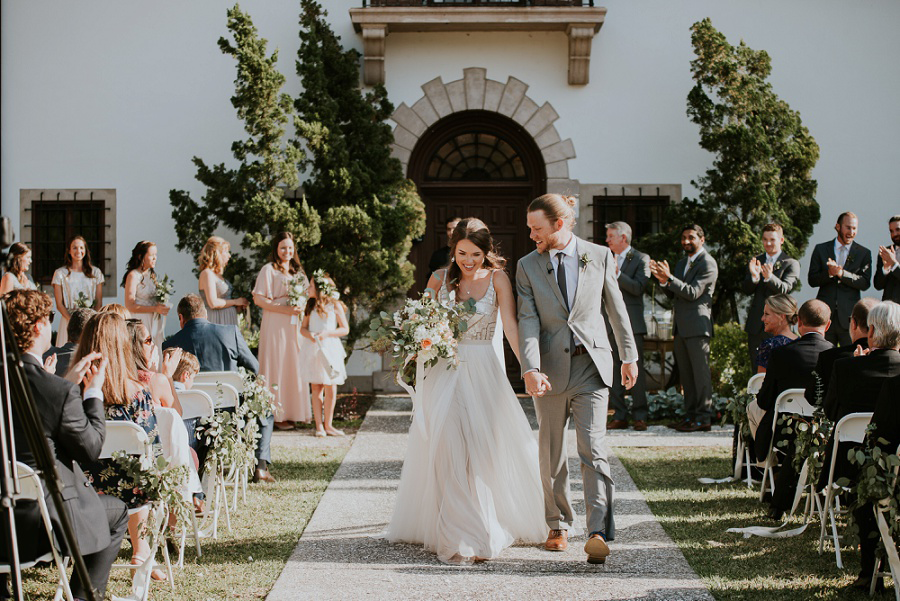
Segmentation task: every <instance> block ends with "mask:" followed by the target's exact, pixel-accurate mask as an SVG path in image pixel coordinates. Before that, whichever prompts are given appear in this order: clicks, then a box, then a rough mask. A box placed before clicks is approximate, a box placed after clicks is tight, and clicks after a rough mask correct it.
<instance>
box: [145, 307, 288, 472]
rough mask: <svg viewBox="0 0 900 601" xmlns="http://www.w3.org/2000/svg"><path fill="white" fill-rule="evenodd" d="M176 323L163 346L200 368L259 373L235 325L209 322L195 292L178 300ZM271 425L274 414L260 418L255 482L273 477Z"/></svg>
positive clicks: (254, 358) (204, 308)
mask: <svg viewBox="0 0 900 601" xmlns="http://www.w3.org/2000/svg"><path fill="white" fill-rule="evenodd" d="M178 323H179V324H180V325H181V330H180V331H178V332H176V333H175V334H174V335H172V336H170V337H169V338H168V339H167V340H166V341H165V342H164V343H163V345H162V346H163V349H164V350H165V349H167V348H170V347H174V346H177V347H179V348H181V349H183V350H184V351H185V352H188V353H191V354H192V355H194V356H195V357H197V360H198V361H199V362H200V371H237V370H238V368H239V367H243V368H245V369H247V370H249V371H252V372H253V373H259V362H258V361H257V360H256V357H254V356H253V354H252V353H251V352H250V348H249V347H248V346H247V342H246V341H245V340H244V337H243V336H242V335H241V332H240V330H238V327H237V326H227V325H219V324H215V323H210V322H209V320H207V319H206V305H204V304H203V301H202V300H201V299H200V297H199V296H197V295H196V294H188V295H187V296H185V297H184V298H182V299H181V300H180V301H179V302H178ZM274 426H275V416H274V415H270V416H269V417H268V418H266V419H260V420H259V435H260V436H259V442H258V443H257V446H256V459H257V464H256V471H255V472H254V474H253V481H254V482H260V481H263V482H274V481H275V478H274V477H273V476H272V474H270V473H269V464H270V463H271V462H272V454H271V450H270V445H271V441H272V429H273V428H274Z"/></svg>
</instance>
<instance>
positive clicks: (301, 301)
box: [288, 273, 309, 324]
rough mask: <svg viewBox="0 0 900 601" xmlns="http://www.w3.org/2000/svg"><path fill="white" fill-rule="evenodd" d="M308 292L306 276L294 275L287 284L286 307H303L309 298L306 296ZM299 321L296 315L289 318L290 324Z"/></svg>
mask: <svg viewBox="0 0 900 601" xmlns="http://www.w3.org/2000/svg"><path fill="white" fill-rule="evenodd" d="M308 290H309V280H307V279H306V275H305V274H302V273H298V274H296V275H294V277H292V278H291V279H290V281H289V282H288V305H289V306H291V307H305V306H306V303H307V301H309V296H308V295H307V294H306V293H307V291H308ZM299 322H300V320H299V319H298V317H297V316H296V315H292V316H291V323H293V324H296V323H299Z"/></svg>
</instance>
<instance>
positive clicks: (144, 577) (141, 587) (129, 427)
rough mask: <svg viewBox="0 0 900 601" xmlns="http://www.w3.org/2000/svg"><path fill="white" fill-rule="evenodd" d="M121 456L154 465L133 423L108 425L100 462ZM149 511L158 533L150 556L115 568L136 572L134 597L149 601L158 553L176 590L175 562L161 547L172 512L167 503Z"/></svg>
mask: <svg viewBox="0 0 900 601" xmlns="http://www.w3.org/2000/svg"><path fill="white" fill-rule="evenodd" d="M116 452H122V453H125V454H127V455H134V456H137V457H141V458H145V459H146V460H147V461H154V460H155V459H154V457H153V448H152V446H151V445H150V439H149V438H148V437H147V433H146V432H144V429H143V428H141V427H140V426H138V425H137V424H135V423H134V422H127V421H121V420H115V421H110V420H108V421H107V422H106V439H105V440H104V441H103V448H102V449H101V451H100V459H111V458H112V456H113V453H116ZM144 507H146V505H145V506H143V507H138V508H136V509H129V510H128V514H129V515H132V514H134V513H137V512H138V511H141V510H142V509H143V508H144ZM150 511H151V512H153V513H154V517H155V519H156V524H157V526H158V528H157V531H156V532H153V533H150V534H151V544H150V554H149V556H148V557H147V558H146V559H144V561H143V562H142V563H141V564H137V565H136V564H131V563H116V564H113V566H112V567H114V568H117V569H128V570H134V571H135V572H134V577H133V578H132V580H131V590H132V593H133V594H134V597H135V598H137V599H141V601H146V599H147V597H148V595H149V594H150V582H151V574H152V573H153V566H154V564H155V563H156V551H157V549H161V550H162V554H163V559H164V561H165V564H166V572H167V575H168V579H169V585H170V586H171V587H172V591H174V590H175V577H174V576H173V575H172V562H171V561H170V559H169V551H168V549H167V548H166V545H165V544H162V545H160V541H161V540H164V538H165V532H166V528H168V521H169V511H168V508H167V507H166V505H165V503H160V504H151V505H150Z"/></svg>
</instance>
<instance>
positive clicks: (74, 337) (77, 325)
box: [44, 309, 96, 376]
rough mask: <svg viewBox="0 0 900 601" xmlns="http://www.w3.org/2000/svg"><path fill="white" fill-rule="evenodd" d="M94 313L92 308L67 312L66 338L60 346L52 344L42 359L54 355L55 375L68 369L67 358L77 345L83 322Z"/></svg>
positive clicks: (61, 373)
mask: <svg viewBox="0 0 900 601" xmlns="http://www.w3.org/2000/svg"><path fill="white" fill-rule="evenodd" d="M95 313H96V311H94V310H93V309H75V310H73V311H72V312H71V313H70V314H69V323H68V324H66V334H67V336H68V339H67V340H66V343H65V344H64V345H62V346H54V347H52V348H51V349H50V350H48V351H47V352H46V353H44V361H46V360H47V359H49V358H50V357H51V356H52V355H56V375H57V376H61V375H63V374H64V373H66V370H68V369H69V360H70V359H71V358H72V353H74V352H75V347H77V346H78V339H79V338H81V330H83V329H84V324H86V323H87V321H88V320H89V319H90V318H91V317H93V315H94V314H95Z"/></svg>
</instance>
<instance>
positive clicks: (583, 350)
mask: <svg viewBox="0 0 900 601" xmlns="http://www.w3.org/2000/svg"><path fill="white" fill-rule="evenodd" d="M587 352H588V351H587V347H585V346H584V345H583V344H579V345H577V346H576V347H575V350H574V351H572V356H573V357H577V356H578V355H584V354H585V353H587Z"/></svg>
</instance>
